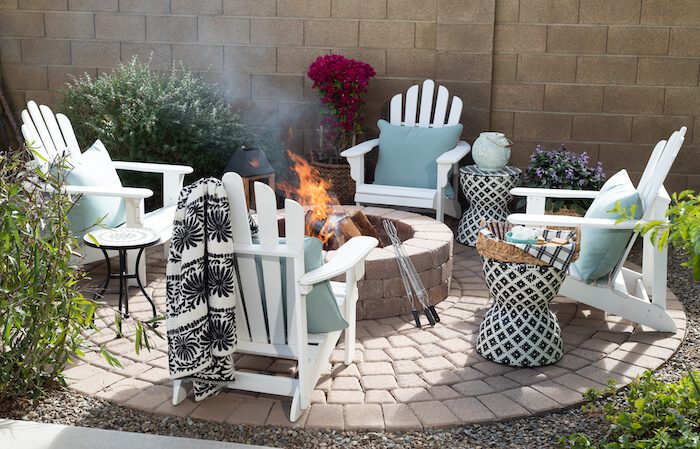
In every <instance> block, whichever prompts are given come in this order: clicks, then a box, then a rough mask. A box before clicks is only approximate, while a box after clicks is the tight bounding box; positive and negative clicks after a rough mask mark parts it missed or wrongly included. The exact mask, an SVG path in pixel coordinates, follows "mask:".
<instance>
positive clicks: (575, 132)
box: [0, 0, 700, 190]
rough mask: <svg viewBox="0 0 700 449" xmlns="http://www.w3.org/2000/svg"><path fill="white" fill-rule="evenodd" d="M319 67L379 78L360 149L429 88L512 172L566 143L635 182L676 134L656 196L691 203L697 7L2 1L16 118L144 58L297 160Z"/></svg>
mask: <svg viewBox="0 0 700 449" xmlns="http://www.w3.org/2000/svg"><path fill="white" fill-rule="evenodd" d="M329 52H334V53H342V54H344V55H347V56H350V57H355V58H359V59H362V60H364V61H366V62H368V63H370V64H372V65H373V66H374V68H375V69H376V71H377V73H378V78H377V79H376V80H374V81H373V82H372V84H371V89H370V92H369V95H368V96H367V98H368V100H369V105H368V120H367V123H368V128H369V129H368V132H369V133H371V132H372V131H373V129H372V128H374V126H373V124H374V122H375V121H376V119H377V118H378V117H379V116H380V114H381V112H382V106H383V104H384V102H385V101H386V100H388V99H389V98H390V97H391V96H392V95H393V94H395V93H396V92H399V91H403V90H405V89H406V88H408V87H409V86H410V85H412V84H414V83H416V82H420V81H421V80H423V79H425V78H433V79H435V80H437V81H438V82H439V83H441V84H444V85H446V86H447V87H448V88H449V89H450V90H451V91H452V92H453V93H454V94H457V95H459V96H460V97H461V98H462V99H463V100H464V101H465V104H466V107H465V110H464V113H463V117H462V122H463V123H464V124H465V137H467V138H468V139H469V140H470V141H473V139H474V138H475V137H476V136H477V135H478V132H479V131H482V130H486V129H489V128H491V129H495V130H501V131H504V132H505V133H507V134H508V135H509V136H510V137H511V138H512V139H513V140H514V141H515V142H516V146H515V151H514V156H513V162H515V163H517V164H518V165H525V164H526V163H527V156H528V155H529V153H530V152H531V151H532V149H533V147H534V145H535V143H536V142H538V141H542V142H543V143H545V144H546V145H547V146H550V147H555V146H557V145H558V144H559V143H560V142H561V141H562V140H564V141H566V142H568V143H569V144H570V147H571V148H572V149H574V150H577V151H583V150H586V151H588V152H589V153H590V154H591V156H592V158H593V159H594V160H595V159H597V158H600V159H601V160H602V161H603V162H604V163H605V166H606V169H608V171H612V170H615V169H617V168H621V167H627V168H629V169H630V170H632V171H633V172H636V173H638V172H639V171H640V170H641V168H642V167H643V165H644V163H645V162H646V159H647V157H648V154H649V152H650V151H651V147H652V145H653V143H655V141H656V140H658V139H659V138H661V137H662V136H667V135H668V134H669V133H670V132H671V130H673V129H676V128H677V127H678V126H680V125H681V124H685V125H686V126H688V128H689V132H688V136H687V138H686V146H685V148H684V150H683V153H682V154H681V156H680V157H679V161H678V162H677V163H676V165H675V166H674V168H673V175H672V176H671V177H670V179H669V187H670V188H671V189H672V190H680V189H682V188H685V187H688V188H695V189H698V188H700V162H698V159H699V158H698V156H699V155H700V146H698V144H697V143H696V140H698V139H700V137H697V138H696V136H698V133H700V131H696V129H697V128H698V126H700V123H699V122H700V118H698V116H700V89H699V88H698V76H699V66H700V0H0V68H1V70H2V72H1V73H2V76H3V81H4V85H5V88H6V90H7V91H8V96H9V97H10V100H11V102H12V104H13V105H14V107H15V108H16V109H17V110H19V109H21V108H22V106H23V105H24V103H25V102H26V101H27V100H29V99H35V100H36V101H39V102H41V103H46V104H53V103H55V100H56V98H57V93H56V91H57V89H58V88H60V87H61V86H62V85H64V83H65V82H66V81H67V79H68V76H69V75H70V74H73V75H80V74H82V73H86V72H87V73H89V74H90V75H92V76H97V75H98V74H99V73H102V72H103V71H106V70H110V69H111V68H112V67H114V66H115V65H116V64H117V63H118V61H120V60H128V59H130V58H131V57H132V56H133V55H138V56H139V57H141V58H148V57H151V56H152V64H153V66H154V67H156V68H158V69H163V70H167V69H169V68H171V67H172V66H173V64H174V63H177V62H178V61H182V62H183V63H184V64H186V65H188V66H190V67H191V68H193V69H194V70H196V71H198V72H202V73H203V74H204V75H205V77H207V78H208V79H211V80H214V81H217V82H219V83H220V84H221V85H222V86H223V88H224V89H225V90H226V92H227V95H228V96H229V98H230V99H231V101H232V103H234V104H235V105H236V106H239V107H241V108H242V109H243V110H244V112H245V115H246V116H247V118H248V120H249V121H250V122H251V123H252V124H254V125H256V126H259V127H260V128H261V129H265V130H266V132H268V131H272V133H273V134H276V135H277V136H278V137H279V138H280V139H281V140H289V146H290V147H291V148H292V149H294V150H296V151H301V150H302V149H304V148H306V149H309V148H311V147H312V146H313V145H314V144H315V142H316V141H317V138H318V137H317V133H316V131H315V128H316V126H317V104H318V103H317V95H316V93H315V92H314V91H312V90H311V86H310V85H311V83H310V82H309V80H308V79H307V78H306V77H305V73H306V69H307V67H308V65H309V64H310V63H311V61H313V59H314V58H315V57H316V56H318V55H320V54H325V53H329ZM290 129H291V130H292V132H291V136H293V137H292V139H289V136H290V133H289V130H290ZM85 145H87V143H85Z"/></svg>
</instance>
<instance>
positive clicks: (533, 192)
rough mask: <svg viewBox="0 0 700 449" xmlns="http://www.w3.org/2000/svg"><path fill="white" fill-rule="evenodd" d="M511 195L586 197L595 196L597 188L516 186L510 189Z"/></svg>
mask: <svg viewBox="0 0 700 449" xmlns="http://www.w3.org/2000/svg"><path fill="white" fill-rule="evenodd" d="M510 193H511V195H513V196H527V197H545V198H570V199H586V198H596V197H597V196H598V194H599V193H600V192H599V191H598V190H567V189H540V188H536V187H516V188H514V189H511V190H510Z"/></svg>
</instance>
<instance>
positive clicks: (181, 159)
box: [58, 58, 255, 208]
mask: <svg viewBox="0 0 700 449" xmlns="http://www.w3.org/2000/svg"><path fill="white" fill-rule="evenodd" d="M61 93H62V95H63V98H62V100H61V102H60V104H59V108H58V109H59V110H60V111H61V112H62V113H64V114H65V115H66V116H68V118H69V119H70V120H71V122H72V124H73V127H74V129H75V133H76V136H77V138H78V141H79V142H81V144H82V145H86V146H88V145H91V144H92V142H94V141H95V140H96V139H100V140H102V142H103V143H104V144H105V146H106V147H107V149H108V150H109V153H110V155H111V157H112V159H114V160H126V161H138V162H160V163H169V164H184V165H190V166H192V167H193V168H194V173H193V174H192V175H191V176H192V179H197V178H200V177H204V176H217V177H219V176H221V175H222V173H223V171H224V168H225V166H226V164H227V162H228V160H229V158H230V156H231V154H232V153H233V151H235V150H236V149H238V148H240V147H241V146H253V144H254V141H255V139H254V136H253V134H252V133H251V132H250V131H249V129H248V127H247V126H246V124H245V123H244V121H243V119H242V118H241V117H240V116H239V115H238V114H237V113H236V112H235V111H234V110H233V109H231V107H230V105H229V104H228V103H227V101H226V98H225V96H224V93H223V91H221V90H220V89H219V88H218V87H217V86H216V85H214V84H210V83H207V82H205V81H203V80H202V79H201V78H199V77H197V76H196V75H194V74H193V73H192V72H190V71H189V70H187V69H185V68H183V67H180V68H177V69H175V70H173V71H172V72H170V73H168V74H165V75H164V74H161V73H159V72H156V71H154V70H152V69H151V67H150V65H149V63H141V62H139V60H138V59H136V58H133V59H132V60H131V61H129V62H128V63H125V64H121V65H119V66H118V67H117V68H116V69H115V70H114V72H112V73H106V74H102V75H100V77H99V78H97V79H93V78H91V77H90V76H88V75H87V74H86V75H84V76H83V77H81V78H79V79H73V81H72V82H71V83H70V84H69V85H68V86H67V87H66V88H64V89H63V90H62V91H61ZM120 176H121V178H122V181H123V182H124V184H125V185H131V186H139V187H148V188H150V189H151V190H153V191H154V192H156V194H155V195H154V196H153V197H152V198H151V199H149V200H147V206H148V207H149V208H153V207H154V206H157V205H159V199H160V191H161V177H160V175H153V174H145V173H135V172H122V173H120Z"/></svg>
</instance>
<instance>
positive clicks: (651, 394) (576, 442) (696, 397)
mask: <svg viewBox="0 0 700 449" xmlns="http://www.w3.org/2000/svg"><path fill="white" fill-rule="evenodd" d="M697 376H698V373H697V372H696V373H695V374H693V373H692V372H688V375H686V376H685V377H684V378H683V379H681V380H680V381H678V382H665V381H662V380H658V379H656V378H655V376H654V373H653V372H651V371H647V372H645V373H644V374H643V375H642V376H641V378H639V379H638V380H637V381H635V382H633V383H632V384H631V385H630V387H629V390H628V391H627V392H626V394H625V396H624V398H623V400H624V402H623V403H622V404H619V405H618V404H617V403H616V402H614V401H607V402H606V403H605V405H604V406H603V407H602V409H599V407H598V406H595V405H589V406H588V408H589V409H590V411H591V412H593V413H601V412H602V413H603V414H604V416H605V418H606V420H607V421H608V422H609V423H610V430H609V431H608V433H607V435H605V437H604V438H603V440H602V441H591V439H590V438H589V437H588V436H586V435H585V434H582V433H575V434H572V435H569V436H568V437H562V438H561V442H562V443H563V444H564V445H565V446H566V447H568V448H571V449H584V448H601V449H633V448H634V449H647V448H648V449H652V448H667V449H681V448H683V449H686V448H687V449H690V448H693V449H697V448H698V447H700V424H699V423H698V420H700V386H698V383H697V380H696V379H697ZM599 395H600V392H595V391H593V392H591V393H589V395H588V396H589V398H595V397H597V396H599Z"/></svg>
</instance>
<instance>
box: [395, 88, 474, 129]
mask: <svg viewBox="0 0 700 449" xmlns="http://www.w3.org/2000/svg"><path fill="white" fill-rule="evenodd" d="M419 93H420V103H419V101H418V98H419ZM434 93H435V82H434V81H433V80H425V81H423V87H422V89H420V92H419V87H418V85H417V84H416V85H414V86H411V87H410V88H409V89H408V91H406V94H405V95H404V94H396V95H394V97H393V98H392V99H391V104H390V110H389V121H390V123H391V124H392V125H405V126H419V127H421V128H428V127H433V128H442V127H443V126H449V125H457V124H459V120H460V117H461V115H462V106H463V103H462V100H461V99H460V98H459V97H457V96H454V97H452V104H451V105H449V103H450V93H449V92H448V91H447V88H446V87H445V86H439V87H438V90H437V95H434ZM404 103H405V107H404ZM448 106H450V113H449V115H447V108H448ZM445 118H447V122H445Z"/></svg>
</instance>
